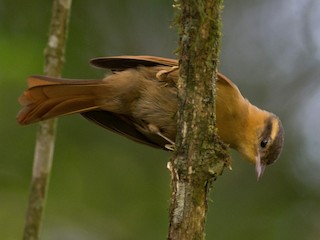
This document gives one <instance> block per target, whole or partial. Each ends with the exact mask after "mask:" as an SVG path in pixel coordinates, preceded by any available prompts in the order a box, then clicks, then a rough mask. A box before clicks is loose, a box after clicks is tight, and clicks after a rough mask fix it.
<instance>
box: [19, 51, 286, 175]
mask: <svg viewBox="0 0 320 240" xmlns="http://www.w3.org/2000/svg"><path fill="white" fill-rule="evenodd" d="M90 63H91V65H93V66H94V67H98V68H104V69H109V70H111V73H109V74H107V75H106V76H105V77H103V78H102V79H98V80H97V79H93V80H78V79H63V78H54V77H48V76H41V75H34V76H30V77H29V78H28V88H27V89H26V90H25V91H24V92H23V94H22V95H21V96H20V97H19V99H18V101H19V103H20V104H21V106H22V109H21V110H20V111H19V113H18V115H17V121H18V123H20V124H21V125H27V124H30V123H35V122H38V121H42V120H46V119H50V118H55V117H60V116H64V115H69V114H74V113H79V114H81V115H82V116H83V117H84V118H86V119H88V120H90V121H92V122H94V123H96V124H98V125H100V126H101V127H103V128H106V129H108V130H110V131H113V132H115V133H117V134H120V135H123V136H125V137H127V138H129V139H131V140H133V141H136V142H139V143H142V144H145V145H148V146H151V147H155V148H160V149H164V150H170V149H171V150H172V148H170V147H168V146H174V143H175V138H176V132H177V131H176V128H177V123H176V122H177V117H176V116H177V115H176V113H177V108H178V96H177V81H178V78H179V63H178V61H177V60H175V59H169V58H163V57H155V56H112V57H98V58H94V59H92V60H91V61H90ZM216 116H217V117H216V126H217V129H218V135H219V136H220V138H221V139H222V141H223V142H225V143H227V144H228V145H229V146H230V147H231V148H233V149H235V150H236V151H238V152H239V153H240V154H241V155H242V156H243V157H244V158H245V159H247V160H248V161H249V162H250V163H252V164H254V165H255V172H256V176H257V178H258V179H259V178H260V177H261V176H262V175H263V172H264V170H265V167H266V166H267V165H270V164H272V163H273V162H275V161H276V160H277V159H278V158H279V155H280V153H281V151H282V148H283V144H284V129H283V126H282V123H281V121H280V119H279V118H278V117H277V116H276V115H275V114H273V113H271V112H268V111H265V110H262V109H260V108H258V107H256V106H255V105H253V104H251V103H250V102H249V100H247V99H246V98H244V97H243V96H242V94H241V93H240V91H239V89H238V87H237V86H236V85H235V84H234V83H233V82H232V81H231V80H229V79H228V78H227V77H226V76H224V75H223V74H221V73H218V74H217V80H216Z"/></svg>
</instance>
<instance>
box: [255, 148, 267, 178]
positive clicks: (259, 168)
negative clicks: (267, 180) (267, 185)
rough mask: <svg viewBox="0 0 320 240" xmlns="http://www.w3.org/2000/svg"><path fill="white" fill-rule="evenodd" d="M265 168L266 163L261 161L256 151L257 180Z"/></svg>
mask: <svg viewBox="0 0 320 240" xmlns="http://www.w3.org/2000/svg"><path fill="white" fill-rule="evenodd" d="M265 168H266V165H265V164H263V163H261V158H260V154H259V153H258V155H257V157H256V174H257V180H259V179H260V178H261V177H262V175H263V172H264V169H265Z"/></svg>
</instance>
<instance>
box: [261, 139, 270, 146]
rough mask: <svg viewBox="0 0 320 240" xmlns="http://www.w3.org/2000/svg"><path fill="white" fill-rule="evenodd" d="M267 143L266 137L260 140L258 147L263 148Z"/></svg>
mask: <svg viewBox="0 0 320 240" xmlns="http://www.w3.org/2000/svg"><path fill="white" fill-rule="evenodd" d="M267 145H268V139H263V140H262V141H261V142H260V147H262V148H265V147H266V146H267Z"/></svg>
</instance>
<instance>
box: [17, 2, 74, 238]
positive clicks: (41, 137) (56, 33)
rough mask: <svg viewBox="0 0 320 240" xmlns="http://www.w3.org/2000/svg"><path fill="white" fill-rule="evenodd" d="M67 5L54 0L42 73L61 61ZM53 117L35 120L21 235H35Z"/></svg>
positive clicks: (57, 68) (54, 72)
mask: <svg viewBox="0 0 320 240" xmlns="http://www.w3.org/2000/svg"><path fill="white" fill-rule="evenodd" d="M70 9H71V0H54V1H53V7H52V17H51V24H50V31H49V39H48V45H47V47H46V50H45V64H44V73H45V75H48V76H54V77H58V76H60V73H61V70H62V66H63V63H64V52H65V44H66V38H67V27H68V22H69V15H70ZM55 129H56V120H55V119H53V120H47V121H43V122H41V123H40V124H39V128H38V132H37V139H36V148H35V154H34V163H33V172H32V181H31V188H30V196H29V204H28V209H27V214H26V222H25V227H24V233H23V239H24V240H36V239H39V233H40V227H41V222H42V216H43V212H44V207H45V201H46V193H47V188H48V183H49V177H50V172H51V165H52V158H53V151H54V142H55Z"/></svg>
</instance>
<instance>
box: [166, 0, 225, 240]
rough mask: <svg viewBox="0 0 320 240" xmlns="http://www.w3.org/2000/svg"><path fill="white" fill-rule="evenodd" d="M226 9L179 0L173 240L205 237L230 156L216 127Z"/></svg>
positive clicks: (212, 2)
mask: <svg viewBox="0 0 320 240" xmlns="http://www.w3.org/2000/svg"><path fill="white" fill-rule="evenodd" d="M222 5H223V1H222V0H198V1H193V0H180V1H175V7H176V9H177V12H178V18H177V24H178V29H179V37H180V48H179V50H178V52H179V58H180V78H179V81H178V88H179V89H178V98H179V110H178V131H177V140H176V151H175V154H174V156H173V158H172V160H171V162H170V165H169V169H170V171H171V179H172V180H171V188H172V196H171V206H170V227H169V235H168V239H170V240H178V239H184V240H188V239H204V236H205V233H204V230H205V220H206V214H207V206H208V204H207V201H208V195H209V190H210V189H211V187H212V182H213V180H215V179H216V177H217V176H218V175H220V174H221V173H222V171H223V169H224V167H225V165H226V159H227V158H228V154H227V152H226V151H225V150H226V149H227V147H226V146H225V145H224V144H223V143H221V141H220V139H219V137H218V135H217V131H216V127H215V126H216V116H215V81H216V79H217V66H218V62H219V51H220V49H219V48H220V38H221V12H222Z"/></svg>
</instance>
